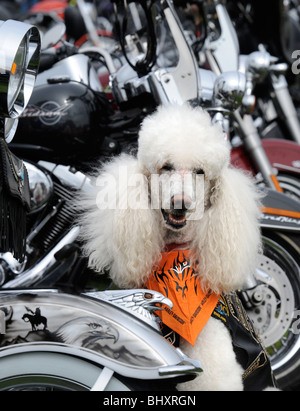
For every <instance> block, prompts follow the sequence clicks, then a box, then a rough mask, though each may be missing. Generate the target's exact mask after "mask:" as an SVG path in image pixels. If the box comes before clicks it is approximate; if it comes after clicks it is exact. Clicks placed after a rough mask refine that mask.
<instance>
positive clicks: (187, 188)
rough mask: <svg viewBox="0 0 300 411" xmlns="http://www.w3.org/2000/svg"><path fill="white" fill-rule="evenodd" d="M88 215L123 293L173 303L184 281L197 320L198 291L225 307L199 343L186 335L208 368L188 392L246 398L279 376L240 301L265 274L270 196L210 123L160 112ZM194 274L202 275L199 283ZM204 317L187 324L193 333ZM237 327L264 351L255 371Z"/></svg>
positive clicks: (88, 227) (183, 110) (87, 247)
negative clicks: (171, 258)
mask: <svg viewBox="0 0 300 411" xmlns="http://www.w3.org/2000/svg"><path fill="white" fill-rule="evenodd" d="M98 174H99V173H98ZM81 205H83V207H84V212H83V214H82V217H81V225H82V236H83V239H84V252H85V254H86V255H87V256H88V258H89V264H90V267H92V268H93V269H95V270H96V271H98V272H103V271H104V270H109V274H110V277H111V278H112V280H113V281H114V282H115V284H117V285H118V286H119V287H121V288H141V287H144V286H145V285H146V286H147V285H149V284H150V285H151V286H153V285H155V279H156V280H157V283H161V284H160V287H159V288H158V289H157V290H158V291H160V292H163V291H165V292H166V293H168V295H169V297H170V293H171V291H170V289H171V285H170V284H171V282H172V279H173V280H174V279H175V280H176V281H173V283H176V290H175V286H174V287H173V288H174V289H173V291H172V293H173V294H172V296H173V295H175V294H176V292H178V291H180V294H181V295H180V296H179V297H178V298H179V300H178V301H179V302H178V303H177V305H182V306H181V307H180V308H181V309H182V310H183V311H184V310H185V308H183V306H184V307H187V310H189V307H188V306H189V299H190V297H189V296H190V295H191V294H189V293H188V291H187V289H188V288H190V289H191V288H193V289H194V290H193V293H194V296H195V295H198V293H200V289H201V292H202V293H204V294H203V295H205V298H203V301H202V303H206V300H208V299H209V298H210V296H211V295H212V296H213V297H214V298H215V300H213V301H215V302H214V307H215V306H216V303H217V302H218V301H219V303H218V310H215V311H214V314H215V315H214V316H211V309H210V311H209V313H208V318H206V320H205V323H206V324H205V325H202V326H201V327H202V330H201V332H200V334H199V335H198V334H197V335H198V337H197V335H196V337H197V338H194V339H193V338H192V337H191V338H185V334H184V333H185V332H186V333H188V332H189V331H182V332H181V330H180V327H179V330H178V329H176V333H178V334H180V335H181V341H180V347H181V349H182V350H183V351H185V352H186V353H187V354H188V355H189V356H190V357H192V358H197V359H199V360H200V361H201V363H202V366H203V370H204V372H203V373H202V374H201V375H200V376H199V377H197V378H196V379H195V380H194V381H191V382H189V383H185V384H181V385H180V386H179V387H178V388H179V389H183V390H243V389H244V388H245V379H246V377H249V376H250V377H251V374H252V376H253V377H255V379H256V380H257V381H258V380H259V377H258V374H257V373H258V372H259V371H258V370H259V369H261V368H263V365H266V366H267V367H269V363H268V360H267V356H266V353H265V351H264V349H263V348H262V347H261V345H260V342H259V339H258V338H257V336H256V335H255V333H254V330H253V329H252V327H251V325H250V324H249V321H248V320H247V318H246V316H245V314H244V312H243V310H242V308H241V305H240V304H239V303H237V300H238V299H237V298H236V295H235V294H232V292H233V291H234V290H237V289H239V288H240V287H242V286H243V284H244V283H245V280H246V278H247V276H249V275H251V274H252V273H253V272H254V270H255V268H256V258H257V253H258V252H259V250H260V247H261V236H260V230H259V226H258V218H259V214H260V211H259V205H260V196H259V194H258V192H257V190H256V189H255V186H254V184H253V182H252V180H251V179H250V177H248V176H246V175H245V174H244V173H243V172H241V171H239V170H237V169H233V168H231V167H230V147H229V144H228V142H226V141H225V139H224V135H223V133H222V130H221V128H220V127H219V126H217V125H213V124H212V122H211V119H210V116H209V114H207V113H206V112H205V111H203V110H202V109H200V108H191V107H190V106H188V105H185V106H177V105H170V106H169V107H165V108H159V109H158V110H157V112H155V113H154V114H153V115H151V116H149V117H147V118H146V119H145V120H144V122H143V124H142V127H141V130H140V135H139V147H138V154H137V158H136V157H133V156H129V155H121V156H120V157H118V158H115V159H113V160H112V161H111V162H110V163H108V164H106V165H104V166H103V167H102V168H101V170H100V175H99V177H98V178H97V179H96V180H95V190H94V191H92V192H91V193H90V194H89V195H88V196H86V197H85V198H84V199H83V200H82V202H81ZM174 251H175V252H177V253H179V252H182V253H183V254H181V256H180V257H178V259H177V262H174V264H175V265H174V267H173V268H172V269H168V268H166V262H165V260H164V255H165V254H166V253H167V254H168V253H169V252H174ZM162 261H163V266H162ZM185 267H189V268H192V269H191V270H189V272H192V275H190V278H188V276H189V274H188V272H187V271H186V273H185ZM155 274H156V276H155ZM175 274H176V275H175ZM168 275H169V277H168ZM171 277H172V278H171ZM150 280H151V281H150ZM178 280H180V281H178ZM149 281H150V283H149ZM192 281H193V287H191V282H192ZM182 282H183V283H184V284H185V286H182V287H181V285H182ZM189 292H190V291H189ZM220 295H221V296H220ZM219 296H220V299H219ZM226 296H227V297H226ZM174 298H176V297H174ZM201 298H202V297H201ZM226 298H228V299H226ZM171 299H172V298H171ZM191 299H192V297H191ZM182 301H185V303H183V304H181V303H180V302H182ZM236 303H237V305H235V304H236ZM200 311H201V308H200V307H198V308H197V309H196V311H194V309H192V313H182V316H183V317H184V316H186V317H187V318H188V319H189V320H190V323H191V324H192V323H193V322H194V319H195V318H196V317H198V314H199V312H200ZM203 311H205V310H203ZM168 314H169V315H170V316H173V322H174V318H175V319H177V320H178V321H179V325H180V324H183V323H184V322H185V320H182V321H180V316H181V313H176V312H175V314H174V312H172V311H171V312H169V313H168ZM166 315H167V314H166ZM189 315H190V317H189ZM218 317H220V318H218ZM199 318H200V315H199ZM233 318H234V320H235V321H236V323H237V324H238V326H237V327H234V328H235V329H236V328H238V327H241V328H242V333H243V332H245V331H246V332H247V333H248V334H249V336H250V337H249V338H250V339H251V341H252V343H253V341H255V344H257V345H258V346H259V350H258V351H257V352H258V356H257V357H255V359H254V358H252V360H251V361H250V362H249V358H250V357H249V358H248V357H247V360H246V362H245V361H244V366H242V365H241V364H242V362H241V361H238V356H239V355H238V354H237V350H236V349H235V348H234V345H233V338H238V337H237V336H236V335H235V336H234V333H232V330H230V327H228V324H229V323H231V321H232V319H233ZM197 321H198V320H197ZM202 321H204V320H202ZM163 322H164V319H163ZM195 323H196V321H195ZM226 323H227V324H226ZM203 327H204V328H203ZM192 332H193V333H195V332H196V333H197V329H196V331H195V330H193V331H192ZM236 334H238V333H236ZM186 335H187V334H186ZM269 371H270V370H269V368H268V372H269ZM250 380H251V378H250ZM252 381H253V379H252ZM248 388H249V389H251V388H254V386H253V387H251V386H249V387H248Z"/></svg>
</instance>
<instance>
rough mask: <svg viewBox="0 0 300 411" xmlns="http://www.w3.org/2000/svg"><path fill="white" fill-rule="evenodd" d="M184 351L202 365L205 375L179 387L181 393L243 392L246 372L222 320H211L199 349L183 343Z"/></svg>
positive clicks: (203, 331)
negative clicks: (239, 361)
mask: <svg viewBox="0 0 300 411" xmlns="http://www.w3.org/2000/svg"><path fill="white" fill-rule="evenodd" d="M180 348H181V349H182V351H183V352H184V353H185V354H187V355H188V356H189V357H191V358H194V359H197V360H199V361H200V362H201V364H202V368H203V373H202V374H200V375H199V377H197V378H196V379H195V380H193V381H190V382H187V383H184V384H179V385H178V387H177V388H178V390H179V391H243V381H242V375H243V373H244V370H243V369H242V367H241V366H240V365H239V364H238V362H237V360H236V356H235V353H234V351H233V346H232V339H231V336H230V332H229V331H228V330H227V328H226V327H225V325H224V324H222V323H221V321H218V320H216V319H214V318H210V320H209V321H208V323H207V324H206V326H205V327H204V329H203V330H202V332H201V333H200V335H199V337H198V338H197V341H196V344H195V346H194V347H193V346H192V345H191V344H189V343H188V342H186V341H185V340H182V342H181V346H180Z"/></svg>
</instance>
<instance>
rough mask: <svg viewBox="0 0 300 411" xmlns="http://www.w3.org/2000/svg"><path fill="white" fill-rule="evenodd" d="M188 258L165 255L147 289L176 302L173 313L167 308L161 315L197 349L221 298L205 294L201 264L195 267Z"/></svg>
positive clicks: (180, 253)
mask: <svg viewBox="0 0 300 411" xmlns="http://www.w3.org/2000/svg"><path fill="white" fill-rule="evenodd" d="M188 254H189V250H185V251H170V252H165V253H163V254H162V258H161V261H160V267H159V268H158V269H155V270H153V272H152V274H151V276H150V278H149V279H148V280H147V283H146V288H148V289H149V290H154V291H158V292H160V293H161V294H163V295H164V296H165V297H167V298H169V299H170V300H171V301H172V302H173V304H174V306H173V309H172V310H171V309H169V308H165V309H164V310H163V311H161V312H159V314H158V315H159V316H160V318H161V320H162V322H163V323H164V324H166V325H167V326H168V327H170V328H171V329H172V330H174V331H175V332H176V333H178V334H179V335H181V336H182V337H183V338H184V339H185V340H187V341H188V342H190V343H191V344H192V345H195V342H196V339H197V337H198V335H199V334H200V332H201V331H202V329H203V327H204V326H205V324H206V323H207V321H208V320H209V318H210V316H211V314H212V312H213V310H214V308H215V306H216V305H217V303H218V300H219V297H220V296H219V295H217V294H214V293H213V292H212V291H211V290H209V291H207V292H204V291H203V290H202V288H201V284H200V281H199V278H198V275H197V264H196V263H195V264H192V263H191V261H190V259H189V258H188Z"/></svg>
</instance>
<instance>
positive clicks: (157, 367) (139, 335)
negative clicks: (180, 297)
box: [0, 21, 202, 391]
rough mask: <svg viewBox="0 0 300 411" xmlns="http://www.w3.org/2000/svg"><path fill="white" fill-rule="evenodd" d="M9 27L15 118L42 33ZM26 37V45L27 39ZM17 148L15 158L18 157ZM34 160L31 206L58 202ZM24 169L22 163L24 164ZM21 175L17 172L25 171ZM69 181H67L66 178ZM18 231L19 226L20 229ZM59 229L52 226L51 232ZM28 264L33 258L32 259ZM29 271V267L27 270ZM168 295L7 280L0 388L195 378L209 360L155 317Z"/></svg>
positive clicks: (128, 385) (147, 384)
mask: <svg viewBox="0 0 300 411" xmlns="http://www.w3.org/2000/svg"><path fill="white" fill-rule="evenodd" d="M3 30H4V33H5V34H6V35H8V34H9V35H10V36H11V37H9V39H10V47H9V48H8V44H7V43H9V42H6V43H5V42H4V45H3V46H2V49H3V50H2V51H3V55H4V53H5V58H4V59H1V64H5V65H4V66H2V67H3V71H2V72H1V73H0V81H1V83H2V86H3V90H5V87H6V89H7V93H4V92H3V93H2V94H3V95H2V96H1V112H2V115H3V116H4V115H6V116H7V117H8V118H12V119H13V122H14V120H15V119H17V117H18V115H20V114H21V113H22V112H23V111H24V110H25V108H26V105H27V103H28V100H29V97H30V94H31V93H32V89H33V84H34V78H35V76H36V74H37V69H38V54H39V47H40V37H39V34H38V30H37V29H36V28H35V27H32V26H28V25H26V24H24V23H19V22H14V21H8V22H5V24H3V22H2V25H1V26H0V34H1V33H2V34H3ZM3 38H5V37H3ZM11 38H12V39H14V41H12V40H11ZM24 43H26V44H27V45H28V48H26V47H24ZM20 55H22V57H23V58H22V59H21V58H20ZM3 72H4V73H3ZM20 96H22V98H21V97H20ZM2 120H3V121H2V122H1V123H2V130H1V131H2V136H1V138H3V139H5V138H6V139H7V140H8V139H12V138H13V132H12V127H5V126H11V124H10V122H9V121H7V122H5V121H4V118H3V119H2ZM14 131H15V130H14ZM11 156H12V154H11ZM11 158H12V159H13V160H14V161H15V159H14V157H11ZM27 166H28V170H29V173H31V176H35V177H36V179H33V180H32V181H31V184H34V186H32V185H31V188H33V187H34V189H33V191H32V192H31V193H32V195H33V196H32V201H33V207H32V212H36V213H40V212H41V210H42V209H43V208H45V207H46V206H47V205H48V203H51V201H50V200H49V197H50V195H51V191H52V190H53V192H56V195H57V190H55V189H54V188H53V186H51V181H53V180H52V179H50V177H49V174H47V173H46V172H45V169H44V172H42V170H41V169H38V167H37V166H32V165H30V164H29V163H27ZM44 166H49V164H44ZM10 167H13V164H10ZM32 167H33V169H32ZM30 168H31V170H30ZM22 170H23V172H24V173H25V168H24V167H23V166H22ZM59 173H61V174H62V175H63V176H64V177H70V174H69V175H66V173H65V169H63V170H61V169H60V168H59V166H55V170H52V177H53V176H54V175H55V174H59ZM70 173H71V172H70ZM73 174H74V178H73V184H78V181H79V180H81V186H82V185H83V184H84V183H85V180H83V181H82V179H81V177H82V175H81V174H76V173H73ZM24 178H25V177H23V176H20V179H22V180H24ZM74 181H75V182H74ZM54 184H55V183H54ZM71 185H72V183H70V182H69V186H71ZM23 187H24V184H22V187H21V185H20V187H19V188H20V191H21V188H23ZM25 188H26V189H27V187H25ZM2 195H3V192H1V196H2ZM67 200H68V199H67ZM69 200H70V195H69ZM52 206H53V213H52V215H50V216H49V215H48V216H46V217H45V215H44V219H43V220H41V221H39V220H38V226H36V227H35V228H34V232H31V234H30V238H27V243H28V244H27V245H28V246H29V245H30V241H31V240H33V238H34V237H35V236H36V235H37V234H40V232H41V229H42V228H43V227H44V226H45V225H46V224H47V223H48V222H49V220H50V219H51V217H53V215H56V214H57V212H58V210H57V209H56V207H55V206H54V204H53V203H52ZM58 208H61V209H63V208H64V204H63V201H61V204H58ZM72 211H73V210H68V207H67V209H66V208H65V209H64V211H63V215H62V214H60V216H59V219H60V224H61V223H62V219H63V218H64V215H66V214H68V212H69V213H72ZM69 217H70V216H69ZM7 218H9V216H7ZM60 228H61V226H60ZM74 230H75V232H74ZM74 230H71V231H70V232H69V243H67V242H66V238H64V239H63V240H62V241H63V243H62V241H61V242H59V243H58V244H57V246H56V248H55V247H54V250H52V254H51V255H49V256H48V258H47V261H43V262H42V264H43V266H44V269H45V270H47V269H49V266H51V263H52V261H51V260H52V259H53V258H56V259H57V256H58V254H57V253H58V251H60V254H61V253H62V250H63V248H64V247H63V245H68V244H70V240H72V243H73V242H74V240H75V237H76V233H77V232H78V227H77V228H76V227H74ZM48 233H49V232H48ZM15 234H17V235H20V233H17V231H16V232H15ZM53 234H54V232H52V233H51V235H50V237H52V235H53ZM56 234H57V232H56ZM49 239H50V238H48V240H49ZM52 240H53V238H52ZM33 248H34V247H33ZM1 251H6V250H3V249H2V250H1ZM33 253H34V250H33ZM67 254H68V253H67ZM14 257H15V255H14V252H13V251H7V252H6V253H2V254H1V262H2V263H3V262H5V264H6V265H7V266H9V264H11V266H10V267H11V268H12V264H16V260H15V259H14ZM61 258H63V259H64V262H65V264H67V265H69V262H68V261H67V259H66V254H65V255H64V257H63V256H62V255H61ZM19 263H20V264H23V260H21V259H20V261H19ZM24 264H25V265H26V259H25V261H24ZM4 268H7V267H3V265H2V269H3V270H2V274H3V272H4ZM22 268H24V265H23V267H22ZM34 270H35V271H34V273H33V272H31V277H32V275H35V276H36V277H37V276H39V278H41V276H43V275H44V272H45V270H43V268H42V266H41V263H37V264H35V266H34ZM20 271H22V270H20V266H19V267H17V266H16V265H15V266H14V271H13V270H12V271H11V274H12V275H14V276H15V277H17V276H18V274H19V277H21V272H20ZM65 271H67V270H66V267H65ZM23 275H24V276H25V277H28V273H23ZM36 277H35V279H36ZM44 278H45V277H44ZM5 280H7V278H6V277H4V281H5ZM27 284H28V283H27ZM52 284H53V278H52ZM5 286H6V287H7V286H9V288H10V287H12V286H15V287H16V286H17V284H16V282H15V283H14V284H12V282H6V283H5V284H4V285H3V288H5ZM157 305H159V306H157ZM161 305H167V306H168V307H170V308H172V302H171V301H170V300H168V299H166V298H165V297H163V296H162V295H161V294H159V293H156V292H151V291H150V290H126V291H111V292H109V291H107V292H105V293H103V292H100V293H98V292H92V293H85V294H81V295H78V294H77V295H76V294H70V293H67V294H66V293H63V292H60V291H58V290H54V289H51V288H48V289H44V290H42V289H35V290H31V289H30V288H28V287H27V288H25V289H23V290H22V289H16V288H15V289H7V290H3V289H2V290H1V291H0V363H1V367H0V370H1V371H0V390H1V391H7V390H9V391H32V390H40V391H44V390H45V391H49V390H53V391H57V390H58V391H70V390H72V391H74V390H92V391H103V390H114V391H115V390H129V389H134V390H137V389H144V390H145V389H147V390H149V389H156V390H159V389H161V388H163V389H164V390H165V389H175V387H176V384H177V383H178V382H182V381H186V380H189V379H191V378H195V377H196V376H197V375H198V373H199V372H202V369H201V364H200V363H199V362H197V361H193V360H190V359H189V358H188V357H187V356H186V355H185V354H184V353H183V352H182V351H181V350H179V349H175V348H174V347H173V346H172V345H171V344H170V343H169V342H168V341H167V340H166V339H165V338H163V337H162V335H161V332H160V327H159V323H158V322H157V317H156V316H154V315H153V313H154V312H155V311H157V310H159V309H161Z"/></svg>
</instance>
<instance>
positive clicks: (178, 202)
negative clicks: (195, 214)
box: [171, 194, 192, 212]
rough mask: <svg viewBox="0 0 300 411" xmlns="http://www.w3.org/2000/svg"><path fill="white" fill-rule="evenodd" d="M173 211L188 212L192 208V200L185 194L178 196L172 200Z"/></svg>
mask: <svg viewBox="0 0 300 411" xmlns="http://www.w3.org/2000/svg"><path fill="white" fill-rule="evenodd" d="M171 204H172V207H173V210H181V211H184V212H185V211H187V210H189V209H190V208H191V205H192V199H191V198H190V197H189V196H187V195H184V194H182V195H181V194H176V195H174V196H173V197H172V198H171Z"/></svg>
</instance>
